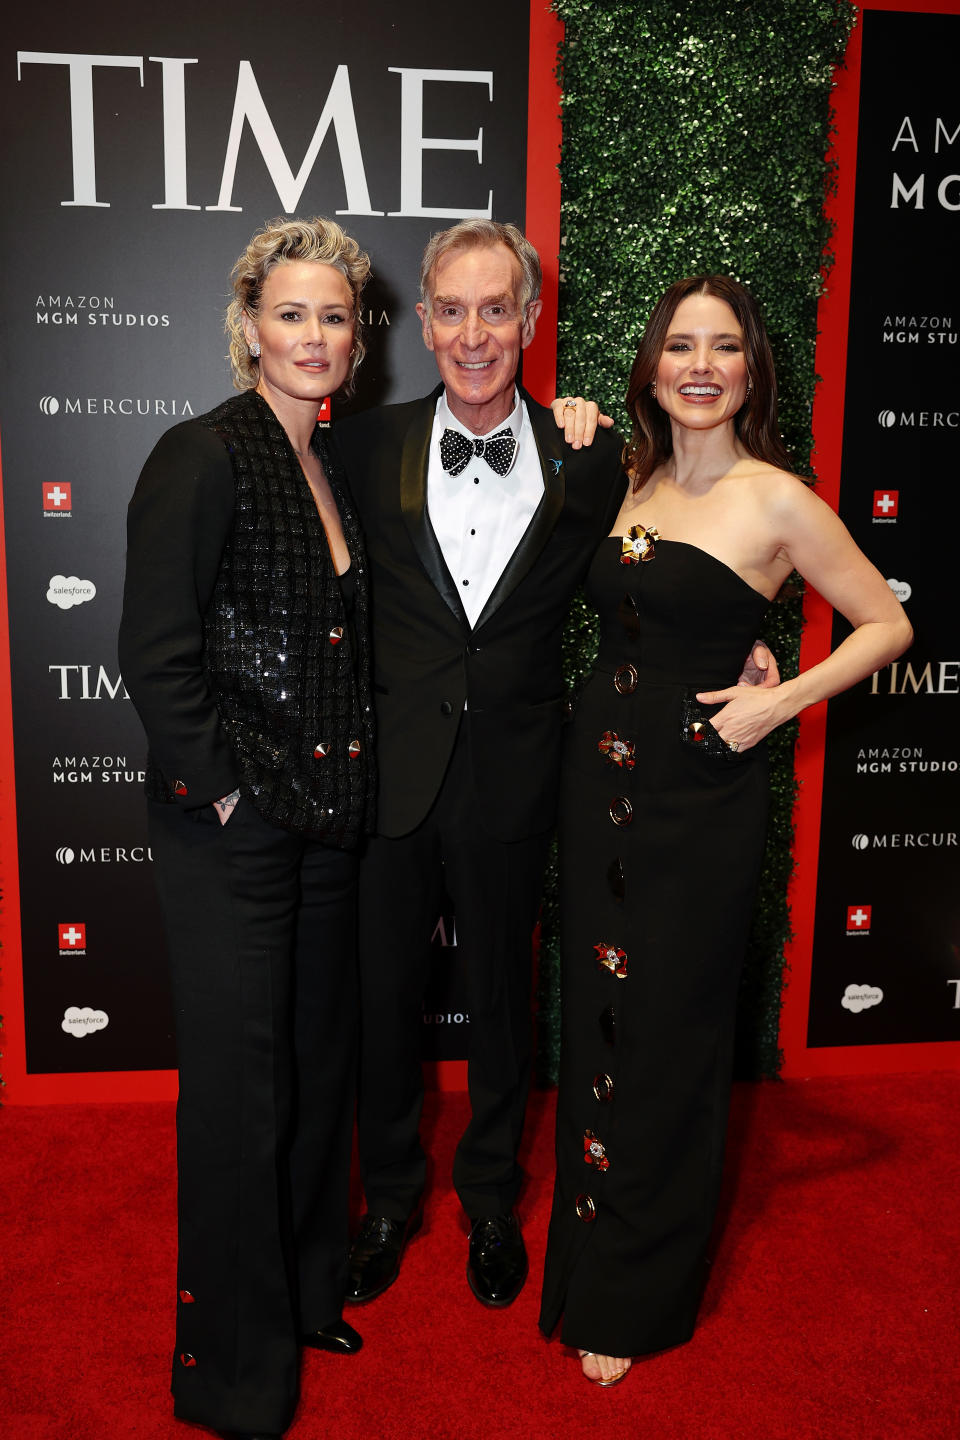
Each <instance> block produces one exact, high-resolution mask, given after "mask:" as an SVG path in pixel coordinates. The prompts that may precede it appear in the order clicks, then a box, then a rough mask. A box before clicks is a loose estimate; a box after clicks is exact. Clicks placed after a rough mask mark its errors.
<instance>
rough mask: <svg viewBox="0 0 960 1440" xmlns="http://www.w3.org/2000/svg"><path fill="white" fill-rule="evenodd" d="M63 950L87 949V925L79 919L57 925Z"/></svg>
mask: <svg viewBox="0 0 960 1440" xmlns="http://www.w3.org/2000/svg"><path fill="white" fill-rule="evenodd" d="M57 929H58V933H59V936H60V949H61V950H85V949H86V948H87V927H86V925H81V924H80V922H79V921H76V920H75V921H73V922H71V924H69V925H60V926H58V927H57Z"/></svg>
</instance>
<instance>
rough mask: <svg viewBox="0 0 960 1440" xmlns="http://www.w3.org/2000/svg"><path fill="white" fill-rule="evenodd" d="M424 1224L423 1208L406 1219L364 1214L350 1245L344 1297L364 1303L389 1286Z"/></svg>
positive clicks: (380, 1293)
mask: <svg viewBox="0 0 960 1440" xmlns="http://www.w3.org/2000/svg"><path fill="white" fill-rule="evenodd" d="M422 1224H423V1210H422V1209H417V1210H415V1211H414V1212H413V1214H412V1215H410V1216H409V1217H408V1218H407V1220H405V1221H404V1220H388V1219H387V1217H386V1216H385V1215H364V1217H363V1219H362V1220H361V1221H360V1229H359V1230H358V1231H357V1234H356V1238H355V1239H354V1242H353V1244H352V1245H351V1246H350V1278H349V1280H348V1281H347V1293H346V1295H345V1296H344V1299H345V1300H346V1301H347V1303H348V1304H350V1305H362V1304H363V1302H364V1301H365V1300H375V1299H376V1297H377V1296H378V1295H382V1294H383V1292H384V1290H387V1289H389V1288H390V1286H391V1285H392V1284H393V1282H394V1280H396V1278H397V1276H398V1274H399V1273H400V1261H401V1259H402V1257H403V1252H404V1249H405V1248H406V1244H407V1241H408V1240H409V1239H410V1237H411V1236H412V1235H415V1234H416V1233H417V1231H418V1230H419V1229H420V1226H421V1225H422Z"/></svg>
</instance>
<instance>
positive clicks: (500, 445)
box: [440, 425, 517, 475]
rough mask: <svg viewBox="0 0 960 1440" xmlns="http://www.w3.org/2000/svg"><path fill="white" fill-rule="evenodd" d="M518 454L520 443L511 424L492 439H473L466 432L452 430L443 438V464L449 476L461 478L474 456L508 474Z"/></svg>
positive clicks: (445, 432)
mask: <svg viewBox="0 0 960 1440" xmlns="http://www.w3.org/2000/svg"><path fill="white" fill-rule="evenodd" d="M516 453H517V441H516V438H515V436H514V433H513V431H512V430H511V429H510V426H509V425H507V426H506V428H505V429H503V430H498V431H497V433H496V435H491V436H490V439H489V440H477V439H471V437H470V436H469V435H464V433H463V431H462V430H451V429H449V427H448V428H447V429H446V430H444V432H443V434H442V435H441V436H440V463H441V465H442V466H443V468H444V470H446V472H447V474H448V475H459V474H460V472H461V470H466V468H467V466H468V465H469V463H470V459H471V457H472V456H473V455H481V456H482V457H483V459H484V460H486V462H487V464H488V465H489V466H490V469H491V470H493V471H495V472H496V474H498V475H506V474H508V473H509V471H510V467H511V465H512V464H513V461H514V457H515V455H516Z"/></svg>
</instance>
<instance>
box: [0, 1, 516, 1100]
mask: <svg viewBox="0 0 960 1440" xmlns="http://www.w3.org/2000/svg"><path fill="white" fill-rule="evenodd" d="M3 52H4V65H3V75H4V84H3V86H2V87H0V105H2V113H3V121H2V124H3V148H4V151H5V160H6V169H5V179H4V183H3V207H2V213H0V222H2V227H3V240H4V254H5V258H6V264H5V266H4V269H3V274H2V278H0V287H2V290H0V293H2V312H3V317H4V342H3V345H2V347H0V367H2V369H0V382H2V389H0V430H2V440H3V482H4V489H3V503H4V515H5V522H6V535H7V557H6V558H7V580H8V598H9V610H10V633H11V665H12V708H13V727H14V742H15V750H16V797H17V818H18V826H19V855H20V868H19V876H20V902H21V915H22V941H23V984H24V1005H25V1023H26V1069H27V1071H28V1072H29V1073H36V1072H42V1073H48V1074H54V1073H57V1074H62V1073H67V1072H81V1071H109V1070H141V1069H142V1070H155V1069H164V1068H167V1067H170V1066H172V1065H173V1063H174V1052H173V1046H172V1039H171V1024H170V1012H169V997H168V991H167V984H166V978H165V967H164V959H163V947H162V939H161V935H160V931H159V917H158V910H157V906H156V903H155V900H154V895H153V887H152V877H151V873H150V872H151V856H150V851H149V849H148V847H147V842H146V823H145V814H144V804H143V798H142V791H141V786H142V780H143V765H144V754H145V746H144V740H143V736H142V732H141V730H140V726H139V723H138V721H137V717H136V714H135V713H134V711H133V708H132V706H131V705H130V703H129V701H128V699H127V696H126V692H125V690H124V687H123V680H122V677H121V675H120V674H119V671H118V667H117V660H116V628H117V623H118V619H119V612H120V599H121V587H122V575H123V554H124V521H125V510H126V504H127V500H128V498H129V496H130V493H131V491H132V489H133V486H134V483H135V481H136V477H137V473H138V471H139V468H140V465H141V463H142V461H143V460H144V458H145V457H146V455H147V453H148V452H149V450H150V449H151V447H152V445H153V443H154V442H155V440H156V439H157V437H158V436H159V435H160V433H161V432H162V431H163V430H164V429H166V428H167V427H168V426H170V425H171V424H173V423H175V422H176V421H178V420H180V419H182V418H184V417H188V416H190V415H196V414H200V413H202V412H203V411H204V410H206V409H208V408H209V407H210V406H211V405H213V404H214V403H215V402H217V401H219V400H220V399H222V398H224V397H225V395H226V394H228V393H229V391H230V382H229V372H228V367H227V365H226V362H225V358H224V357H225V353H226V342H225V337H224V335H223V325H222V316H223V310H224V307H225V304H226V301H227V298H228V289H229V283H228V274H229V270H230V267H231V265H232V263H233V260H234V259H235V258H236V256H237V255H238V253H239V252H240V250H241V249H242V248H243V246H244V245H245V243H246V241H247V239H248V237H249V235H250V234H251V233H252V232H253V231H254V230H255V229H257V228H258V227H259V226H260V225H261V224H262V223H263V221H264V220H266V219H268V218H270V217H272V216H274V215H277V214H280V213H283V212H287V213H293V214H298V213H299V214H316V213H323V214H328V215H334V216H336V218H338V219H339V221H340V223H341V224H343V225H344V226H345V227H346V228H347V229H348V230H349V231H350V232H351V233H352V234H353V235H355V236H356V238H357V239H358V240H359V241H360V243H361V244H362V245H363V246H364V247H365V248H366V249H368V250H369V252H370V254H371V257H372V259H373V262H374V267H375V274H376V280H375V283H374V284H373V285H372V286H371V287H370V292H369V298H368V301H367V309H366V313H365V316H364V319H365V320H366V322H367V326H368V336H369V352H368V359H367V361H366V364H365V367H364V371H363V372H362V378H361V382H360V385H359V390H358V395H357V398H356V401H355V402H353V403H354V404H356V405H359V406H365V405H369V404H371V403H379V402H383V401H391V400H401V399H407V398H410V397H412V396H414V395H417V394H421V393H423V392H424V391H426V390H427V389H429V388H431V387H432V385H433V384H434V383H435V379H436V371H435V367H434V364H433V360H432V357H431V356H430V355H429V354H428V353H427V351H426V350H425V349H424V347H423V344H422V342H421V339H420V331H419V323H418V321H417V318H416V315H415V312H414V305H415V302H416V299H417V293H416V277H417V271H418V263H419V256H420V253H421V251H422V248H423V246H424V244H425V243H426V241H427V239H428V237H429V235H430V234H431V233H432V232H433V231H434V230H436V229H440V228H442V227H443V226H444V225H446V224H451V223H453V222H454V221H455V220H456V219H458V218H460V217H462V216H465V215H471V214H479V215H489V214H492V215H493V216H494V217H495V218H498V219H505V220H506V219H509V220H515V221H517V222H518V223H520V224H521V225H522V224H523V223H524V196H525V162H526V125H527V66H528V10H527V7H526V5H525V4H518V3H516V0H513V3H511V0H488V3H487V4H486V5H485V7H484V15H483V25H482V26H478V27H474V29H473V31H472V32H471V39H470V44H469V46H465V45H464V43H463V22H462V17H461V16H460V14H459V13H458V12H457V11H456V10H455V9H453V10H451V8H450V6H449V5H448V4H446V3H442V0H415V3H410V4H407V5H404V6H402V7H396V6H387V5H384V4H383V3H382V0H351V3H349V4H348V3H345V0H327V3H325V4H324V5H316V4H314V3H310V4H305V3H297V0H294V3H287V4H285V5H283V6H280V7H278V8H277V10H276V11H274V12H269V13H268V12H265V11H263V10H262V9H253V8H251V7H243V6H240V7H238V6H236V5H228V4H225V3H223V0H205V3H204V4H203V5H196V4H186V3H184V0H168V3H166V4H165V5H163V6H162V7H159V8H157V9H153V8H151V7H146V8H144V7H130V6H125V5H121V4H119V3H108V4H100V5H97V6H93V7H84V6H73V5H67V4H66V3H62V0H57V3H54V4H52V5H48V6H46V7H44V8H43V10H42V11H36V12H35V18H31V11H30V8H29V7H20V8H19V9H18V10H17V11H16V12H15V13H14V15H13V17H12V18H9V19H8V21H7V23H6V25H5V38H4V42H3ZM334 413H335V414H336V410H335V412H334ZM384 923H385V924H388V923H389V917H386V916H385V917H384ZM434 942H435V945H436V947H437V954H438V961H439V963H438V966H437V970H436V976H435V986H434V990H433V992H432V994H431V996H430V998H429V1001H428V1004H427V1007H426V1010H425V1015H424V1036H425V1054H426V1055H428V1056H429V1055H432V1056H435V1057H436V1058H448V1057H459V1056H461V1055H462V1054H463V1053H464V1046H465V1040H466V1036H465V1033H464V1027H465V1026H466V1025H467V1024H468V1017H467V1016H466V1015H465V1014H464V1013H463V1006H462V1004H461V1003H459V1002H458V986H457V984H456V979H455V975H453V974H452V970H453V967H452V966H451V963H450V957H451V955H455V949H454V945H455V935H454V929H453V922H452V920H451V918H450V917H444V918H441V919H440V920H438V925H437V930H436V934H435V936H434Z"/></svg>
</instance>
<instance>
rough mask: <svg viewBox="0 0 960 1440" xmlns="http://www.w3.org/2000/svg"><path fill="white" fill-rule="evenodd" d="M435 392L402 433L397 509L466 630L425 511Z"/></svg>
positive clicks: (423, 562) (433, 580) (427, 568)
mask: <svg viewBox="0 0 960 1440" xmlns="http://www.w3.org/2000/svg"><path fill="white" fill-rule="evenodd" d="M439 393H440V391H439V390H436V391H435V392H434V394H433V395H431V396H429V397H428V398H427V399H426V400H424V402H423V406H422V407H421V410H420V413H419V414H418V416H417V418H416V420H414V422H413V424H412V425H411V426H410V428H409V429H408V430H407V433H406V435H405V436H404V440H403V448H402V450H401V452H400V509H401V511H402V513H403V521H404V524H405V525H406V527H407V530H408V532H409V535H410V539H411V540H412V542H413V548H414V550H416V552H417V556H418V558H419V560H420V564H421V565H422V566H423V568H424V570H425V571H426V572H427V575H428V576H429V577H430V581H431V583H432V584H433V585H434V586H435V587H436V589H437V590H438V591H439V593H440V595H442V596H443V599H444V600H445V601H446V603H447V604H448V605H449V607H450V609H451V610H452V611H453V613H454V615H455V616H456V618H457V619H458V620H459V621H460V622H461V624H463V625H465V626H466V627H467V629H468V630H469V628H470V622H469V620H468V619H467V616H466V612H465V611H464V608H463V605H462V603H461V600H460V596H459V595H458V594H457V587H456V585H455V584H454V582H453V577H452V575H451V574H450V571H449V570H448V569H447V563H446V561H445V560H444V558H443V551H442V550H441V549H440V544H439V541H438V540H437V537H436V534H435V532H434V529H433V526H432V525H431V524H430V516H429V515H428V514H427V466H428V464H429V458H430V436H431V434H432V433H433V417H434V414H435V411H436V397H437V396H438V395H439Z"/></svg>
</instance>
